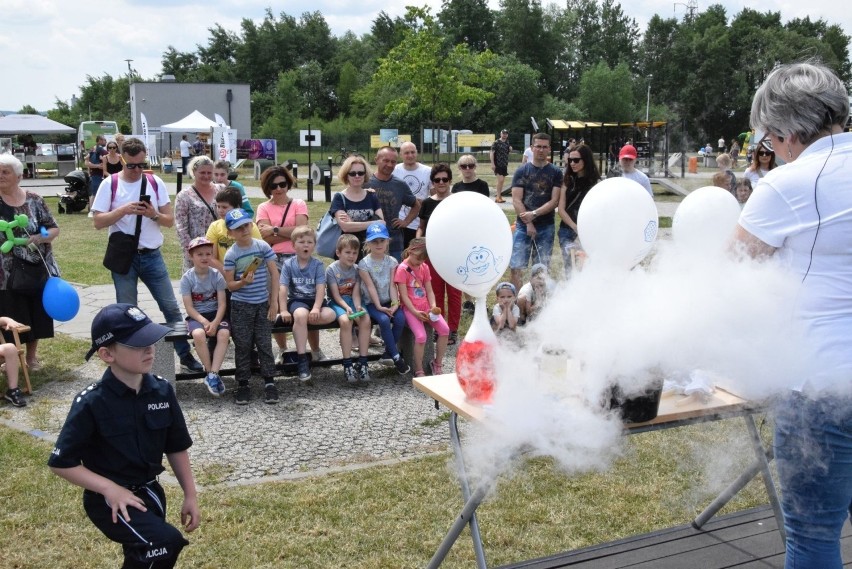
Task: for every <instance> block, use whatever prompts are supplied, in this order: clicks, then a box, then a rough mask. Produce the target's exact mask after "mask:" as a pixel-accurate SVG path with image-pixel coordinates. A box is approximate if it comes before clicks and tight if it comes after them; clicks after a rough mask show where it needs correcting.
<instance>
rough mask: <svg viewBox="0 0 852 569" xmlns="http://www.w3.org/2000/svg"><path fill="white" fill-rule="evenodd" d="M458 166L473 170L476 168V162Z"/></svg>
mask: <svg viewBox="0 0 852 569" xmlns="http://www.w3.org/2000/svg"><path fill="white" fill-rule="evenodd" d="M459 168H461V169H462V170H473V169H474V168H476V164H459Z"/></svg>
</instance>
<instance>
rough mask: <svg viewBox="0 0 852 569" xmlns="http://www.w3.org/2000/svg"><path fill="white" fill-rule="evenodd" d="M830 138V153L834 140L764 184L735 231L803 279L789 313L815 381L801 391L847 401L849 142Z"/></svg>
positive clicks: (851, 367) (851, 313) (851, 214)
mask: <svg viewBox="0 0 852 569" xmlns="http://www.w3.org/2000/svg"><path fill="white" fill-rule="evenodd" d="M832 138H833V139H834V140H833V146H834V148H832V140H831V138H829V137H825V138H822V139H819V140H817V141H815V142H814V143H812V144H811V145H810V146H809V147H808V148H806V149H805V151H804V152H802V154H801V155H800V156H799V157H798V158H797V159H796V160H795V161H793V162H790V163H788V164H786V165H785V166H781V167H779V168H775V169H773V170H772V171H770V172H769V173H768V174H766V176H764V177H763V178H761V179H760V181H759V182H758V184H757V187H756V188H755V190H754V193H753V194H752V195H751V197H750V198H749V200H748V202H746V205H745V208H744V209H743V211H742V214H741V215H740V221H739V223H740V225H741V226H742V227H743V228H744V229H745V230H746V231H748V232H749V233H751V234H752V235H754V236H755V237H757V238H758V239H760V240H761V241H763V242H764V243H767V244H768V245H771V246H772V247H776V248H777V251H776V253H775V256H776V257H777V258H778V259H779V261H781V262H782V263H784V264H785V265H786V266H787V267H789V269H790V270H791V271H792V272H793V273H794V274H795V275H796V276H797V277H798V278H799V280H802V279H804V280H803V282H802V285H801V290H800V292H799V296H798V303H797V305H796V306H795V307H793V310H794V311H795V314H796V315H797V317H798V318H799V319H801V321H803V322H804V324H805V327H806V329H805V331H806V334H807V339H808V341H809V342H811V346H810V347H811V348H812V350H813V353H812V355H811V360H810V361H811V362H812V363H813V365H812V366H810V371H811V373H812V375H811V376H810V377H809V378H807V380H806V381H805V383H803V387H804V386H808V387H810V388H814V389H816V390H821V389H825V388H831V387H841V388H843V389H844V390H845V391H846V393H847V394H848V393H849V392H850V391H852V381H850V380H852V348H850V339H852V302H850V299H852V255H850V254H849V252H850V244H852V182H850V177H849V169H848V168H849V167H848V165H849V164H850V163H852V134H850V133H844V134H835V135H834V136H833V137H832ZM820 171H822V173H820ZM817 175H819V180H818V182H816V179H817ZM815 182H816V188H815ZM815 192H816V194H817V203H818V205H819V214H817V209H816V207H814V206H815V204H814V195H815ZM817 227H819V232H818V233H817ZM811 249H813V256H812V255H811ZM808 265H810V268H808ZM805 275H807V276H805Z"/></svg>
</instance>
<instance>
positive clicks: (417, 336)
mask: <svg viewBox="0 0 852 569" xmlns="http://www.w3.org/2000/svg"><path fill="white" fill-rule="evenodd" d="M402 313H403V314H404V315H405V323H406V324H408V328H409V329H410V330H411V333H412V334H414V342H415V343H417V344H425V343H426V326H425V324H426V323H425V322H423V321H422V320H420V319H419V318H418V317H417V316H415V315H414V314H412V313H411V312H409V311H408V309H407V308H405V307H404V306H403V307H402ZM429 324H431V325H432V328H434V329H435V332H436V333H437V334H438V335H439V336H449V335H450V328H449V327H448V326H447V322H446V321H445V320H444V317H443V316H438V319H437V320H434V321H433V320H429Z"/></svg>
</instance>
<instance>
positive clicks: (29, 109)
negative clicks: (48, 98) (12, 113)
mask: <svg viewBox="0 0 852 569" xmlns="http://www.w3.org/2000/svg"><path fill="white" fill-rule="evenodd" d="M18 114H19V115H37V114H39V112H38V111H37V110H36V108H35V107H34V106H32V105H24V106H23V107H21V110H19V111H18Z"/></svg>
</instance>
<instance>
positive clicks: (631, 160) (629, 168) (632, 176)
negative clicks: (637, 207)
mask: <svg viewBox="0 0 852 569" xmlns="http://www.w3.org/2000/svg"><path fill="white" fill-rule="evenodd" d="M618 163H619V164H621V175H622V177H624V178H627V179H628V180H633V181H634V182H636V183H638V184H639V185H640V186H642V187H643V188H645V190H646V191H647V192H648V193H649V194H651V197H652V198H653V197H654V190H652V189H651V180H649V179H648V176H646V175H645V173H644V172H640V171H639V170H637V169H636V147H635V146H633V145H632V144H625V145H624V146H622V147H621V152H619V153H618Z"/></svg>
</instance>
